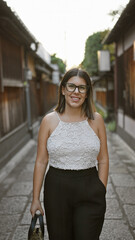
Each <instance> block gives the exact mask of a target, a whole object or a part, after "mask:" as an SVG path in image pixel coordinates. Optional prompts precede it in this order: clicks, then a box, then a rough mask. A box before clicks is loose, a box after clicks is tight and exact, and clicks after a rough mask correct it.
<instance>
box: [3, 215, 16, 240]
mask: <svg viewBox="0 0 135 240" xmlns="http://www.w3.org/2000/svg"><path fill="white" fill-rule="evenodd" d="M20 216H21V215H20V214H15V215H14V214H13V215H8V214H5V215H3V214H1V215H0V236H3V239H4V235H5V233H11V232H12V231H13V229H15V227H16V226H17V224H18V221H19V219H20Z"/></svg>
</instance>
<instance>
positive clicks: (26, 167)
mask: <svg viewBox="0 0 135 240" xmlns="http://www.w3.org/2000/svg"><path fill="white" fill-rule="evenodd" d="M25 170H28V171H30V172H32V173H33V171H34V164H33V163H28V164H27V165H26V166H25Z"/></svg>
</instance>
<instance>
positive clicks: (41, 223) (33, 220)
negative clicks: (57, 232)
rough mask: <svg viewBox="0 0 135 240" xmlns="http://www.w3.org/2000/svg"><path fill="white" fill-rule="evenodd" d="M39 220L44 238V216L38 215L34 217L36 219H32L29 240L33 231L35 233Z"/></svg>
mask: <svg viewBox="0 0 135 240" xmlns="http://www.w3.org/2000/svg"><path fill="white" fill-rule="evenodd" d="M38 218H39V225H40V228H41V231H42V234H43V236H44V220H43V216H42V214H36V213H35V215H34V217H32V219H31V225H30V228H29V232H28V239H30V237H31V235H32V233H33V231H34V228H35V226H36V222H37V219H38Z"/></svg>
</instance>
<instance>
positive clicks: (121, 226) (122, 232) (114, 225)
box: [100, 219, 134, 240]
mask: <svg viewBox="0 0 135 240" xmlns="http://www.w3.org/2000/svg"><path fill="white" fill-rule="evenodd" d="M100 240H134V238H133V237H132V235H131V233H130V230H129V228H128V226H127V225H126V223H125V222H124V221H123V220H116V219H115V220H105V222H104V225H103V230H102V233H101V237H100Z"/></svg>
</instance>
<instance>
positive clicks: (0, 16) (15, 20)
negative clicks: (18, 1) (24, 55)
mask: <svg viewBox="0 0 135 240" xmlns="http://www.w3.org/2000/svg"><path fill="white" fill-rule="evenodd" d="M0 32H4V33H6V34H8V36H12V37H13V38H14V39H17V41H19V42H20V43H24V44H26V45H29V46H30V44H31V43H36V42H37V40H36V38H35V37H34V36H33V35H32V34H31V33H30V31H29V30H28V28H27V27H26V26H25V25H24V23H23V22H22V20H21V19H20V18H19V16H18V15H17V13H16V12H14V11H12V9H11V8H10V7H9V6H8V5H7V3H6V2H5V1H3V0H0Z"/></svg>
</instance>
